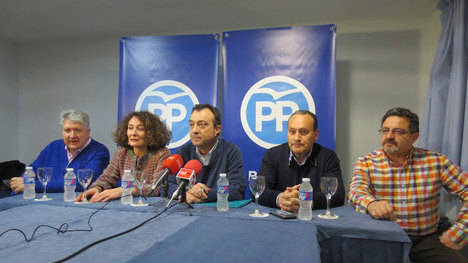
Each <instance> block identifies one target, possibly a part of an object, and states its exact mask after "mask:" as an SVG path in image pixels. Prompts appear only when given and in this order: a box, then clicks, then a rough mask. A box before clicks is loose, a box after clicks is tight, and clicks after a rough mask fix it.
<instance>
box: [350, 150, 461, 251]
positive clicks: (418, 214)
mask: <svg viewBox="0 0 468 263" xmlns="http://www.w3.org/2000/svg"><path fill="white" fill-rule="evenodd" d="M442 186H443V187H444V188H445V189H446V190H447V191H448V192H450V193H453V194H457V195H458V196H459V197H460V199H461V200H462V202H463V204H462V207H461V209H460V213H459V215H458V218H457V222H456V223H455V224H454V225H453V226H451V228H450V229H449V231H448V234H449V237H450V238H451V240H452V241H453V242H454V243H456V244H459V245H462V246H463V245H465V244H466V243H468V230H467V228H466V227H465V226H466V225H468V174H467V173H466V172H463V171H462V170H461V169H460V168H459V167H458V166H457V165H454V164H453V163H452V162H451V161H450V160H449V159H448V158H447V157H445V156H443V155H441V154H439V153H436V152H432V151H428V150H425V149H421V148H413V150H412V151H411V153H410V154H409V156H408V160H407V162H406V163H405V164H404V165H402V166H400V167H393V166H391V163H390V160H389V159H388V158H387V156H386V155H385V153H384V151H383V150H377V151H375V152H373V153H370V154H367V155H365V156H362V157H360V158H359V159H358V160H357V161H356V163H355V165H354V175H353V178H352V181H351V185H350V191H349V200H350V202H351V203H352V204H353V206H354V207H355V209H356V211H360V212H364V213H366V212H367V206H368V205H369V203H371V202H373V201H376V200H380V201H388V202H389V203H390V204H391V205H392V206H393V210H394V213H395V215H396V217H397V219H396V222H397V223H398V224H399V225H400V226H401V227H402V228H403V229H404V230H405V231H406V232H407V234H408V235H413V236H424V235H428V234H432V233H435V232H436V231H437V227H438V223H439V220H440V212H439V203H440V192H441V189H442Z"/></svg>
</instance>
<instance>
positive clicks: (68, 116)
mask: <svg viewBox="0 0 468 263" xmlns="http://www.w3.org/2000/svg"><path fill="white" fill-rule="evenodd" d="M65 120H69V121H75V122H81V123H83V125H84V126H85V127H86V128H87V129H89V116H88V114H87V113H86V112H83V111H80V110H73V109H71V110H64V111H62V112H61V113H60V124H61V125H62V126H63V122H64V121H65Z"/></svg>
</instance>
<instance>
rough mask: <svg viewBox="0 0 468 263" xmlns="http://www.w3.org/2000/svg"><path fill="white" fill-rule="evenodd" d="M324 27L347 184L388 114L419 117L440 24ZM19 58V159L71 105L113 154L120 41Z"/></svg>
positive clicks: (23, 53) (28, 51)
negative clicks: (328, 32) (331, 35)
mask: <svg viewBox="0 0 468 263" xmlns="http://www.w3.org/2000/svg"><path fill="white" fill-rule="evenodd" d="M323 23H336V24H337V25H338V27H337V32H338V34H337V120H336V121H337V153H338V156H339V157H340V159H341V162H342V169H343V174H344V177H345V178H344V179H345V182H348V181H349V178H350V176H351V173H352V165H353V163H354V160H355V159H356V158H357V157H358V156H359V155H361V154H364V153H366V152H369V151H372V150H374V149H376V148H378V147H379V145H380V144H379V136H378V134H377V129H378V128H379V125H380V117H381V116H382V114H383V113H384V112H385V111H386V110H387V109H389V108H390V107H394V106H403V107H409V108H411V109H412V110H414V111H415V112H416V113H418V114H419V115H420V117H422V114H423V110H424V103H425V97H426V90H427V83H428V78H429V77H428V76H429V72H430V64H431V63H432V59H433V54H434V52H435V47H436V41H437V38H438V35H439V32H440V26H439V25H438V21H437V15H434V17H431V18H425V19H412V20H375V21H367V20H366V21H342V22H336V21H323ZM226 30H231V29H226ZM19 54H20V55H19V57H20V59H19V78H18V80H19V84H18V85H19V102H20V104H21V105H22V107H21V108H20V110H19V129H18V132H19V135H18V136H19V144H18V158H20V159H21V160H23V161H25V162H31V161H32V160H33V159H34V158H35V156H36V155H37V154H38V152H39V151H40V150H41V149H42V148H43V147H44V146H45V145H46V144H47V143H48V142H49V141H51V140H52V139H55V138H59V137H60V127H59V124H58V114H59V112H60V111H61V110H63V109H66V108H80V109H83V110H85V111H87V112H88V113H89V114H90V116H91V122H92V123H91V128H92V130H93V132H92V133H93V137H94V138H96V139H97V140H99V141H101V142H103V143H105V144H106V145H107V146H108V147H110V150H111V152H113V151H114V150H115V146H114V144H113V142H112V138H111V134H112V131H113V130H114V129H115V126H116V120H117V97H118V73H119V40H118V39H117V38H115V39H114V38H109V39H83V40H78V41H71V40H70V41H52V42H46V41H45V42H40V43H27V44H22V45H21V46H20V47H19ZM25 105H28V106H27V107H25ZM319 121H320V120H319ZM2 140H3V139H2ZM259 162H260V159H259Z"/></svg>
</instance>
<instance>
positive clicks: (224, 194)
mask: <svg viewBox="0 0 468 263" xmlns="http://www.w3.org/2000/svg"><path fill="white" fill-rule="evenodd" d="M217 185H218V200H217V202H216V208H217V209H218V211H219V212H226V211H229V201H228V197H229V180H228V179H227V177H226V174H225V173H220V174H219V179H218V183H217Z"/></svg>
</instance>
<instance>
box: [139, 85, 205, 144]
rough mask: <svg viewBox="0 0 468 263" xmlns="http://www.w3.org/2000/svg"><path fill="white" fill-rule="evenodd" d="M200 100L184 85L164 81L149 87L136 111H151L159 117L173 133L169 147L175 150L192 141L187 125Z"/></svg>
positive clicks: (142, 95)
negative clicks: (194, 107) (193, 109)
mask: <svg viewBox="0 0 468 263" xmlns="http://www.w3.org/2000/svg"><path fill="white" fill-rule="evenodd" d="M198 103H199V102H198V98H197V97H196V96H195V93H194V92H193V91H192V90H191V89H190V88H189V87H188V86H187V85H185V84H184V83H182V82H179V81H175V80H162V81H158V82H155V83H153V84H151V85H149V86H148V87H147V88H146V89H145V90H144V91H143V92H142V93H141V94H140V96H139V98H138V100H137V103H136V105H135V111H149V112H151V113H154V114H155V115H158V116H159V118H160V119H161V120H162V121H163V122H164V123H165V124H166V126H167V128H168V129H169V130H171V132H172V138H171V141H170V143H169V145H168V147H169V149H174V148H177V147H180V146H182V145H184V144H185V143H186V142H187V141H189V140H190V137H189V127H188V125H187V123H188V121H189V118H190V112H191V110H192V108H193V106H195V105H196V104H198Z"/></svg>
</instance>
